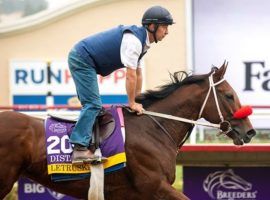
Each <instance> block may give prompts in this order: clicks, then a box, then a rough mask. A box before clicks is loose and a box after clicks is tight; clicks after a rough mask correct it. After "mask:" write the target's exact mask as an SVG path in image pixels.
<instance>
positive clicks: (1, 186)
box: [0, 170, 18, 199]
mask: <svg viewBox="0 0 270 200" xmlns="http://www.w3.org/2000/svg"><path fill="white" fill-rule="evenodd" d="M1 171H2V170H1ZM5 173H6V175H4V176H3V173H2V172H1V173H0V177H1V178H0V199H3V198H4V197H5V196H6V195H7V194H8V193H9V192H10V191H11V190H12V187H13V185H14V183H15V182H16V181H17V179H18V176H14V174H11V173H9V172H5Z"/></svg>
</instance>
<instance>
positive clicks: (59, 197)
mask: <svg viewBox="0 0 270 200" xmlns="http://www.w3.org/2000/svg"><path fill="white" fill-rule="evenodd" d="M47 191H48V192H49V193H50V195H51V196H52V197H53V198H54V199H57V200H60V199H62V198H63V197H65V195H64V194H61V193H58V192H55V191H52V190H50V189H48V188H47Z"/></svg>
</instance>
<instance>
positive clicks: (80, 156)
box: [71, 144, 107, 165]
mask: <svg viewBox="0 0 270 200" xmlns="http://www.w3.org/2000/svg"><path fill="white" fill-rule="evenodd" d="M71 161H72V164H73V165H80V164H98V163H101V162H102V163H103V162H106V161H107V158H105V157H100V156H96V155H95V154H93V153H92V151H90V150H89V149H88V148H87V147H85V146H81V145H78V144H75V146H74V148H73V153H72V157H71Z"/></svg>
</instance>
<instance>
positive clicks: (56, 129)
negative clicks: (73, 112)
mask: <svg viewBox="0 0 270 200" xmlns="http://www.w3.org/2000/svg"><path fill="white" fill-rule="evenodd" d="M49 130H50V131H51V132H53V133H59V134H60V133H65V132H66V131H67V127H66V126H65V125H63V124H61V123H53V124H51V125H50V126H49Z"/></svg>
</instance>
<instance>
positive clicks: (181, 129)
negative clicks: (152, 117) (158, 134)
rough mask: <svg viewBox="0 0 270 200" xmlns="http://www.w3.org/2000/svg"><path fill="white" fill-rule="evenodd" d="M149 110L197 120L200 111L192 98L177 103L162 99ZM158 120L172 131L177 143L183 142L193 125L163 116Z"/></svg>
mask: <svg viewBox="0 0 270 200" xmlns="http://www.w3.org/2000/svg"><path fill="white" fill-rule="evenodd" d="M149 110H152V111H155V112H160V113H165V114H169V115H173V116H177V117H182V118H186V119H192V120H197V117H198V113H199V111H198V108H197V107H196V106H195V105H193V103H192V102H191V101H190V100H182V102H177V104H174V103H167V102H166V101H164V102H163V101H160V102H157V103H156V104H154V105H153V106H151V107H149ZM157 120H158V121H159V122H160V123H161V124H162V125H163V126H164V128H165V129H166V130H167V131H168V132H169V133H170V135H171V136H172V138H173V139H174V141H175V143H176V144H180V143H181V141H182V140H183V139H184V137H185V135H186V134H187V132H188V131H189V129H190V128H191V127H192V125H191V124H188V123H181V122H179V121H175V120H170V119H163V118H159V119H157Z"/></svg>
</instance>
